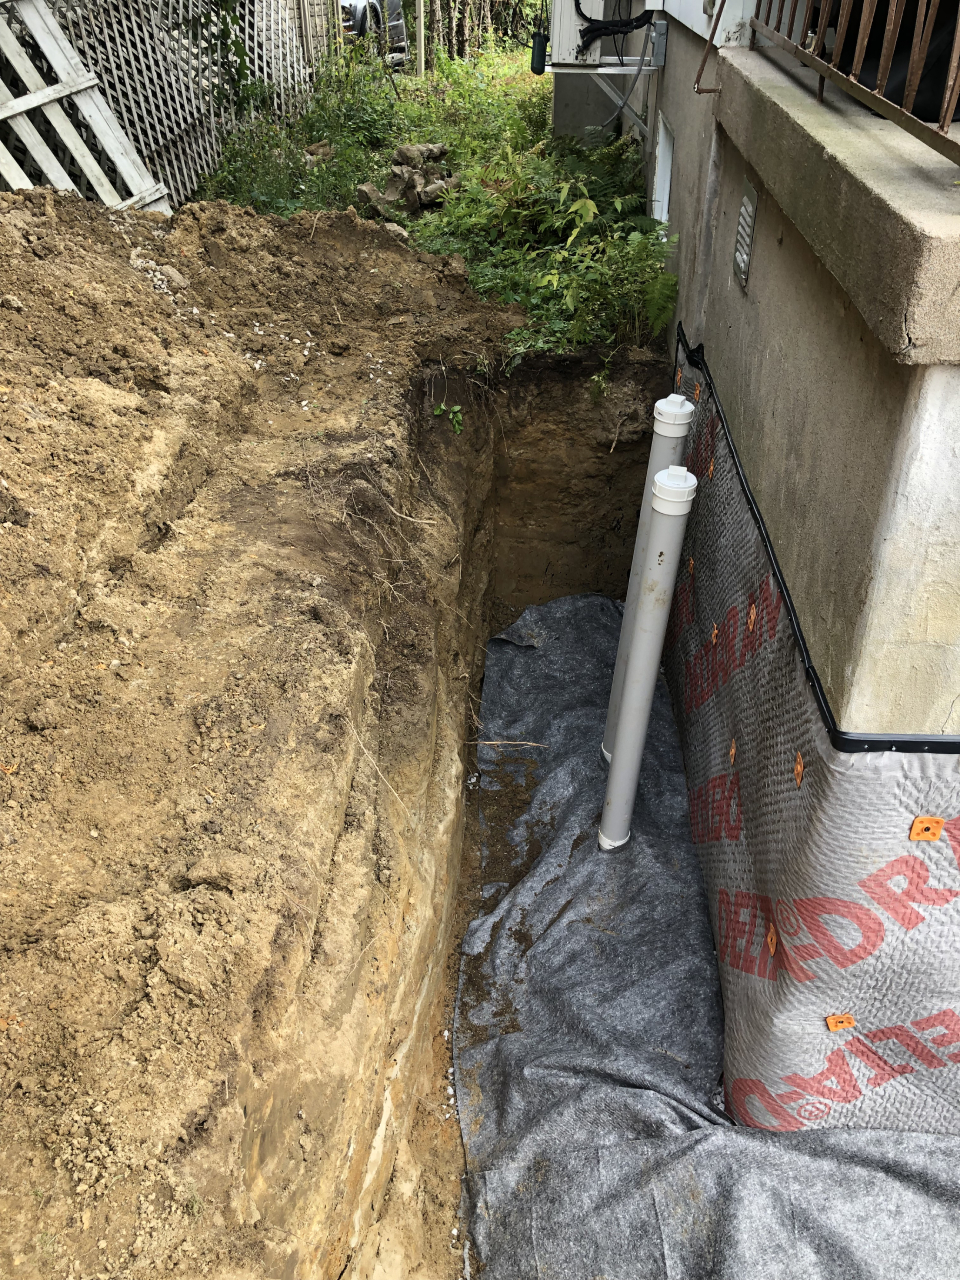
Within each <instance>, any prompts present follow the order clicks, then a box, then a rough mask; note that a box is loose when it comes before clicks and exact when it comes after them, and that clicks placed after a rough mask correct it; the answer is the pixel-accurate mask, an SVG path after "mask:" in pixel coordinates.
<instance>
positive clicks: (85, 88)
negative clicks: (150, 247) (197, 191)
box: [0, 0, 170, 210]
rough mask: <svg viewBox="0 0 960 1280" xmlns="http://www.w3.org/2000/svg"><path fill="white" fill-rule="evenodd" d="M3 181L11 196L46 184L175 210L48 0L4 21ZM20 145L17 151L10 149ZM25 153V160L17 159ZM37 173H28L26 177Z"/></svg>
mask: <svg viewBox="0 0 960 1280" xmlns="http://www.w3.org/2000/svg"><path fill="white" fill-rule="evenodd" d="M0 59H2V66H3V68H4V70H5V72H6V74H5V75H4V76H3V77H0V124H3V123H7V122H8V123H9V136H8V138H7V140H6V141H5V142H4V141H0V175H2V177H3V179H4V181H5V182H6V184H7V185H8V186H10V187H12V188H20V187H30V186H33V185H35V182H34V180H33V179H34V176H36V175H37V174H38V172H39V177H40V180H41V181H45V182H48V183H49V184H50V185H51V186H54V187H57V188H59V189H60V190H67V191H79V190H81V189H83V191H84V192H86V191H87V190H90V189H92V190H93V191H94V192H95V193H96V195H97V196H99V198H100V199H101V200H102V201H103V202H104V204H107V205H110V206H112V207H114V208H118V207H119V208H123V207H126V206H127V205H135V206H137V207H138V208H148V209H165V210H169V208H170V204H169V201H168V199H167V189H166V187H165V186H164V185H163V184H162V183H160V182H157V180H156V178H155V177H154V176H153V175H152V174H151V172H150V170H149V169H148V168H147V167H146V165H145V164H144V163H143V160H142V159H141V157H140V156H139V155H138V153H137V150H136V147H134V146H133V145H132V143H131V141H130V139H129V138H128V137H127V135H126V134H125V133H124V131H123V129H122V127H121V126H120V124H119V122H118V121H117V118H116V116H115V115H114V113H113V112H112V111H111V109H110V107H109V105H108V103H107V101H106V100H105V98H104V95H103V93H102V92H101V90H100V88H99V84H98V79H97V76H96V75H95V74H94V73H93V72H91V71H90V70H89V69H88V68H86V67H85V66H84V65H83V62H82V61H81V59H80V58H79V56H78V55H77V52H76V50H75V49H74V47H73V45H72V44H71V43H70V41H69V40H68V39H67V37H66V36H65V34H64V32H63V31H62V29H61V28H60V26H59V24H58V23H57V21H56V19H55V17H54V16H53V14H52V12H51V11H50V9H49V8H48V7H47V5H45V4H44V3H43V2H42V0H16V2H15V3H13V4H11V5H9V6H7V11H6V13H5V14H3V15H2V16H0ZM11 140H15V145H14V146H13V147H11V146H10V145H8V143H9V142H10V141H11ZM18 152H19V154H18ZM28 168H29V169H31V170H33V173H32V174H31V173H29V172H28V171H27V169H28Z"/></svg>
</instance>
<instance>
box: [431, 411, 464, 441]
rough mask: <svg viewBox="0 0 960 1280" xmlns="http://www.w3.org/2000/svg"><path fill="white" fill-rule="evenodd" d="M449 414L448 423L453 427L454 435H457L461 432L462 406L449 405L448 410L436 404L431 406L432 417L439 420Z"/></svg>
mask: <svg viewBox="0 0 960 1280" xmlns="http://www.w3.org/2000/svg"><path fill="white" fill-rule="evenodd" d="M444 413H449V415H450V416H449V419H448V421H449V423H450V425H451V427H453V433H454V435H457V436H458V435H459V434H460V432H461V431H462V430H463V406H462V405H459V404H454V405H451V406H450V408H449V409H447V406H446V405H445V404H436V405H434V406H433V416H434V417H435V418H439V417H440V416H441V415H442V414H444Z"/></svg>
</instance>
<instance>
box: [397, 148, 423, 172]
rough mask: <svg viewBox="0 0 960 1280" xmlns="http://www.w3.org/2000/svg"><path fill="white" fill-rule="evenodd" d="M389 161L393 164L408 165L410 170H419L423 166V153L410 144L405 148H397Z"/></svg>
mask: <svg viewBox="0 0 960 1280" xmlns="http://www.w3.org/2000/svg"><path fill="white" fill-rule="evenodd" d="M391 160H392V161H393V163H394V164H402V165H409V166H410V167H411V168H412V169H420V168H422V166H423V151H422V150H421V148H420V147H417V146H414V145H413V144H412V143H411V144H408V145H407V146H402V147H397V149H396V151H395V152H394V153H393V155H392V157H391Z"/></svg>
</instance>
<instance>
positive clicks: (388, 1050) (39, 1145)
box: [0, 193, 670, 1280]
mask: <svg viewBox="0 0 960 1280" xmlns="http://www.w3.org/2000/svg"><path fill="white" fill-rule="evenodd" d="M2 199H4V200H5V201H6V203H5V205H3V206H2V207H0V240H2V244H0V248H2V249H3V250H4V263H5V265H4V268H3V281H2V284H3V287H2V290H0V292H2V293H4V294H5V295H7V294H8V295H10V296H13V297H14V300H15V302H16V303H17V304H18V306H19V309H17V308H16V307H14V306H13V305H12V304H11V305H10V306H9V307H8V312H9V314H10V321H9V324H8V326H7V330H6V332H5V333H4V335H3V337H2V340H0V359H2V361H3V369H2V372H3V386H2V390H0V421H2V423H3V432H2V438H0V480H2V482H3V488H2V490H0V504H5V506H4V505H0V516H2V517H3V520H2V521H0V524H2V530H0V532H2V541H0V561H2V568H3V574H4V577H3V581H4V583H5V584H6V586H5V589H4V595H3V598H2V600H0V624H2V626H0V726H2V731H3V748H2V757H3V758H2V759H0V766H2V773H0V815H2V816H0V901H2V903H3V905H4V912H3V915H2V917H0V945H2V947H3V952H2V955H3V962H2V967H0V1031H2V1033H4V1034H5V1036H6V1039H5V1041H4V1042H3V1043H2V1044H0V1049H3V1050H4V1051H3V1053H2V1054H0V1068H2V1075H0V1117H2V1120H3V1125H4V1132H5V1135H6V1142H5V1144H4V1145H5V1153H4V1155H5V1159H4V1162H3V1169H2V1171H0V1209H2V1211H3V1213H4V1218H5V1221H6V1222H7V1224H8V1231H7V1233H6V1237H5V1239H4V1241H3V1242H2V1243H0V1272H2V1273H3V1274H10V1275H17V1276H29V1277H34V1276H35V1277H37V1278H38V1280H39V1278H40V1277H43V1280H47V1277H51V1276H58V1277H62V1276H64V1275H68V1276H70V1277H71V1280H73V1277H78V1278H82V1280H89V1278H90V1277H93V1276H99V1275H110V1276H127V1275H129V1276H131V1277H135V1276H139V1275H141V1274H143V1275H148V1274H153V1273H154V1272H156V1271H158V1270H159V1271H163V1270H175V1271H177V1272H178V1274H181V1275H186V1276H194V1275H195V1276H222V1277H225V1278H226V1277H230V1280H240V1278H241V1277H242V1278H244V1280H246V1278H248V1277H249V1280H254V1278H256V1280H266V1278H270V1280H280V1278H281V1277H282V1280H307V1277H324V1280H326V1277H331V1278H336V1277H343V1276H357V1277H380V1278H386V1277H398V1278H399V1277H420V1278H421V1280H428V1278H429V1280H441V1278H442V1277H443V1278H445V1277H454V1276H457V1275H459V1274H460V1271H461V1267H462V1251H461V1248H460V1245H459V1243H458V1235H457V1234H455V1233H454V1228H456V1229H457V1232H460V1231H461V1230H462V1228H460V1227H459V1226H458V1209H459V1201H460V1178H461V1175H462V1173H463V1150H462V1145H461V1142H460V1136H459V1130H458V1126H457V1118H456V1115H455V1113H454V1110H453V1107H452V1104H451V1101H450V1094H449V1092H448V1088H449V1081H448V1072H449V1068H450V1065H451V1058H450V1047H451V1046H450V1038H449V1037H450V1028H451V1017H452V1001H453V993H454V989H455V980H456V970H457V946H458V940H459V937H460V935H461V934H462V931H463V929H464V928H465V926H466V924H467V922H468V921H469V919H471V918H472V917H473V915H474V914H475V913H476V911H477V909H478V906H479V903H478V898H477V888H478V885H477V871H478V829H477V814H476V791H475V790H473V789H471V786H470V783H469V781H468V779H469V778H470V776H471V775H472V773H473V766H474V754H475V744H476V741H477V739H478V738H482V737H483V734H482V726H481V725H479V724H478V721H477V710H478V707H479V689H480V682H481V680H482V673H483V659H484V652H485V648H484V647H485V643H486V639H487V637H488V636H489V635H491V634H493V633H495V632H496V631H497V630H499V629H501V628H502V627H503V626H505V625H507V624H509V622H511V621H512V620H513V619H514V618H516V617H517V616H518V615H519V614H520V612H521V611H522V609H523V608H524V607H525V606H526V605H528V604H531V603H541V602H544V601H546V600H549V599H552V598H555V597H557V596H561V595H566V594H571V593H576V592H584V591H598V592H603V593H605V594H611V595H622V594H623V591H624V590H625V585H626V579H627V574H628V570H629V562H630V555H631V551H632V539H633V532H634V527H635V522H636V513H637V510H638V507H639V503H640V495H641V489H642V485H643V481H644V475H645V464H646V457H647V453H648V448H649V440H650V431H651V427H652V408H653V403H654V401H655V400H656V399H657V398H658V397H659V396H661V395H663V394H665V393H666V391H667V390H668V389H669V388H668V383H669V372H670V371H669V368H668V366H667V364H666V362H665V360H664V358H663V356H662V354H660V353H657V352H653V351H650V350H639V349H636V348H632V349H626V350H622V351H620V352H619V353H617V355H616V356H615V357H614V359H613V360H612V361H611V362H610V364H609V366H608V368H607V370H606V375H607V376H606V382H607V391H606V394H605V395H602V396H600V397H596V396H595V394H594V388H595V385H596V379H595V376H594V375H596V374H598V373H599V372H600V371H601V367H602V366H601V364H600V363H599V361H598V360H596V359H594V358H592V357H583V358H577V359H569V360H542V361H540V362H539V363H534V364H529V365H527V366H524V367H522V368H521V369H520V370H518V371H517V372H515V373H514V375H513V376H512V377H510V378H502V377H492V376H490V375H489V373H488V372H486V370H489V369H490V368H493V367H496V354H497V351H498V347H499V343H500V341H501V338H502V334H503V332H504V331H505V330H506V329H507V328H509V327H510V325H511V324H513V323H516V318H515V317H512V316H511V315H510V314H509V313H506V314H505V313H504V312H503V311H500V310H497V309H496V308H494V307H491V306H489V305H487V304H484V303H481V302H480V301H479V300H477V299H476V298H474V297H473V296H472V295H471V294H470V292H469V290H468V289H466V287H465V280H464V277H463V269H462V264H461V263H460V262H459V261H457V260H456V259H439V258H429V257H427V255H420V256H417V255H413V254H411V253H409V252H408V251H407V250H405V249H403V248H402V247H400V246H397V245H396V244H395V243H393V242H392V241H391V240H390V239H389V238H388V237H387V236H386V235H385V234H383V233H381V232H379V231H378V230H376V229H375V228H374V227H372V226H371V225H370V224H364V223H360V222H358V221H357V220H356V219H355V218H353V217H352V216H350V215H341V216H334V215H322V216H321V217H320V218H315V217H314V216H313V215H310V216H309V217H308V216H306V215H304V216H303V217H302V218H299V219H298V218H294V219H291V220H290V221H289V222H284V221H283V220H280V219H261V218H257V217H255V216H254V215H253V214H252V213H250V212H249V211H242V210H241V211H238V210H228V209H226V208H225V207H223V206H212V205H207V206H204V205H201V206H195V207H191V208H188V209H186V210H183V211H182V212H181V213H180V214H179V215H178V216H177V218H176V219H175V220H174V222H173V223H172V224H162V223H160V222H159V221H157V220H155V219H154V220H151V218H150V216H149V215H129V216H126V217H124V218H120V219H118V218H108V217H107V216H106V215H105V214H103V213H102V212H99V211H96V210H91V208H90V207H89V206H84V205H82V204H81V203H80V202H73V201H69V200H61V199H60V198H57V199H56V200H53V199H52V198H51V197H50V196H49V195H48V194H44V193H36V198H35V199H33V198H28V199H26V200H24V199H23V198H22V197H17V198H12V197H11V198H8V197H3V198H2ZM38 246H39V247H40V251H39V252H38V248H37V247H38ZM174 264H175V266H174ZM171 269H173V271H174V274H173V275H171V274H170V271H171ZM165 272H166V274H165ZM181 282H183V283H181ZM4 314H7V312H4ZM455 405H456V406H459V413H458V414H457V415H456V417H454V415H453V414H451V412H450V409H451V407H452V406H455ZM457 428H459V430H458V429H457ZM522 801H523V797H522V795H516V796H513V797H512V798H508V799H507V801H506V803H507V807H509V804H514V805H518V804H521V803H522Z"/></svg>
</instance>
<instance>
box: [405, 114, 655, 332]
mask: <svg viewBox="0 0 960 1280" xmlns="http://www.w3.org/2000/svg"><path fill="white" fill-rule="evenodd" d="M643 203H644V191H643V180H642V160H641V155H640V151H639V148H638V147H637V146H636V145H635V144H634V143H633V142H632V141H630V140H629V139H625V138H624V139H620V140H618V141H616V142H614V143H612V144H610V145H608V146H606V147H600V148H596V149H587V148H585V147H581V146H577V145H576V144H574V143H572V142H558V143H554V144H552V145H546V144H543V143H540V144H538V145H537V146H536V147H534V148H533V149H532V150H530V151H528V152H525V153H523V154H517V153H516V152H514V151H512V150H510V149H506V150H505V151H504V152H503V153H502V154H501V155H500V156H498V157H497V159H496V160H494V161H493V162H492V163H491V164H488V165H486V166H484V167H483V168H481V169H480V170H478V171H477V172H476V174H474V175H472V176H471V177H470V178H469V179H468V181H467V182H466V183H465V184H464V186H463V188H462V189H461V190H460V191H457V192H455V193H454V194H453V195H451V196H449V197H448V198H447V200H446V201H445V203H444V205H443V208H442V209H441V210H440V211H439V213H434V214H428V215H427V216H426V217H425V218H424V219H423V220H422V221H421V222H420V223H419V224H418V226H417V230H416V239H417V243H418V244H419V245H421V246H422V247H423V248H426V249H428V250H431V251H432V252H435V253H451V252H458V253H461V254H462V255H463V257H464V258H465V259H466V262H467V265H468V267H469V269H470V278H471V283H472V284H473V286H474V288H476V289H477V290H478V291H479V292H480V293H483V294H486V295H487V296H490V297H496V298H498V299H499V300H500V301H501V302H504V303H508V304H509V303H514V302H518V303H520V304H521V305H522V306H524V307H525V308H526V310H527V313H528V316H529V320H528V322H527V323H526V324H525V325H523V326H521V327H520V328H519V329H516V330H514V332H513V333H512V334H511V335H510V345H511V348H512V350H513V352H514V355H515V356H520V355H522V354H523V353H524V352H526V351H565V350H569V349H571V348H573V347H577V346H583V345H586V344H588V343H597V342H599V343H612V342H642V341H644V340H646V339H647V338H649V337H651V336H653V335H655V334H657V333H659V332H660V330H661V329H662V328H663V327H664V325H665V324H666V323H667V321H668V320H669V318H670V315H671V313H672V311H673V305H674V300H675V297H676V279H675V277H674V276H672V275H670V274H668V273H667V272H666V271H665V269H664V267H665V262H666V259H667V256H668V254H669V253H670V251H671V249H672V247H673V242H672V241H668V240H665V239H664V237H663V235H662V231H661V229H660V227H659V226H658V224H657V223H655V222H654V221H653V220H652V219H650V218H647V217H646V216H645V215H644V214H643V212H642V208H643Z"/></svg>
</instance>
